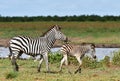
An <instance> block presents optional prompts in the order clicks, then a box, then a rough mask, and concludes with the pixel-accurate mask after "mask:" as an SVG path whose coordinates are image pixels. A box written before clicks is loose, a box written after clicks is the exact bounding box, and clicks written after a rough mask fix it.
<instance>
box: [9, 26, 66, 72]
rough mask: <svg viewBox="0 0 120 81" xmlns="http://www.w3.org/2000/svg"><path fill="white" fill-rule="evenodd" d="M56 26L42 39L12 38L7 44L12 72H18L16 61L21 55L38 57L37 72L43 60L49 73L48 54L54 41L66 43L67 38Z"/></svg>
mask: <svg viewBox="0 0 120 81" xmlns="http://www.w3.org/2000/svg"><path fill="white" fill-rule="evenodd" d="M60 29H61V28H60V27H59V26H58V25H54V26H53V27H52V28H50V29H49V30H48V31H47V32H45V33H44V34H43V35H42V37H38V38H34V39H33V38H30V37H26V36H18V37H13V38H12V39H11V40H10V42H9V44H10V45H9V50H10V58H11V63H12V65H13V69H14V71H18V70H19V67H18V65H17V62H16V59H17V58H18V57H19V56H21V55H22V54H23V53H26V54H28V55H31V56H37V55H40V56H41V58H40V61H39V65H38V72H40V68H41V63H42V61H43V59H44V60H45V62H46V70H47V71H48V72H49V66H48V52H49V51H50V49H51V47H52V46H53V44H54V43H55V41H56V40H63V41H65V42H67V37H66V36H65V35H64V34H63V33H62V32H61V31H60Z"/></svg>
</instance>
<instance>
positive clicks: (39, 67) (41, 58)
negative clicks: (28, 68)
mask: <svg viewBox="0 0 120 81" xmlns="http://www.w3.org/2000/svg"><path fill="white" fill-rule="evenodd" d="M42 62H43V56H42V55H41V57H40V61H39V65H38V70H37V71H38V72H40V69H41V64H42Z"/></svg>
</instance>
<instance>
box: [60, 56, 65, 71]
mask: <svg viewBox="0 0 120 81" xmlns="http://www.w3.org/2000/svg"><path fill="white" fill-rule="evenodd" d="M64 62H65V57H63V59H62V60H61V64H60V71H59V72H61V71H62V65H63V63H64Z"/></svg>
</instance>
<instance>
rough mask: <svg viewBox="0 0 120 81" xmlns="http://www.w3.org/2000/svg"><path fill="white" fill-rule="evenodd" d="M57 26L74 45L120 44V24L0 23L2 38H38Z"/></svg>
mask: <svg viewBox="0 0 120 81" xmlns="http://www.w3.org/2000/svg"><path fill="white" fill-rule="evenodd" d="M55 24H58V25H60V26H61V27H63V28H62V31H63V32H64V33H65V34H66V36H68V37H69V38H70V39H71V41H72V42H74V43H80V42H93V43H112V44H113V43H120V41H119V40H120V37H119V36H120V22H0V38H11V37H13V36H17V35H27V36H32V37H37V36H39V35H41V34H42V33H43V32H45V31H46V30H48V29H49V28H50V26H52V25H55Z"/></svg>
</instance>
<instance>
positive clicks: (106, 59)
mask: <svg viewBox="0 0 120 81" xmlns="http://www.w3.org/2000/svg"><path fill="white" fill-rule="evenodd" d="M101 63H102V65H103V67H110V57H109V56H105V57H104V59H103V60H101Z"/></svg>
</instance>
